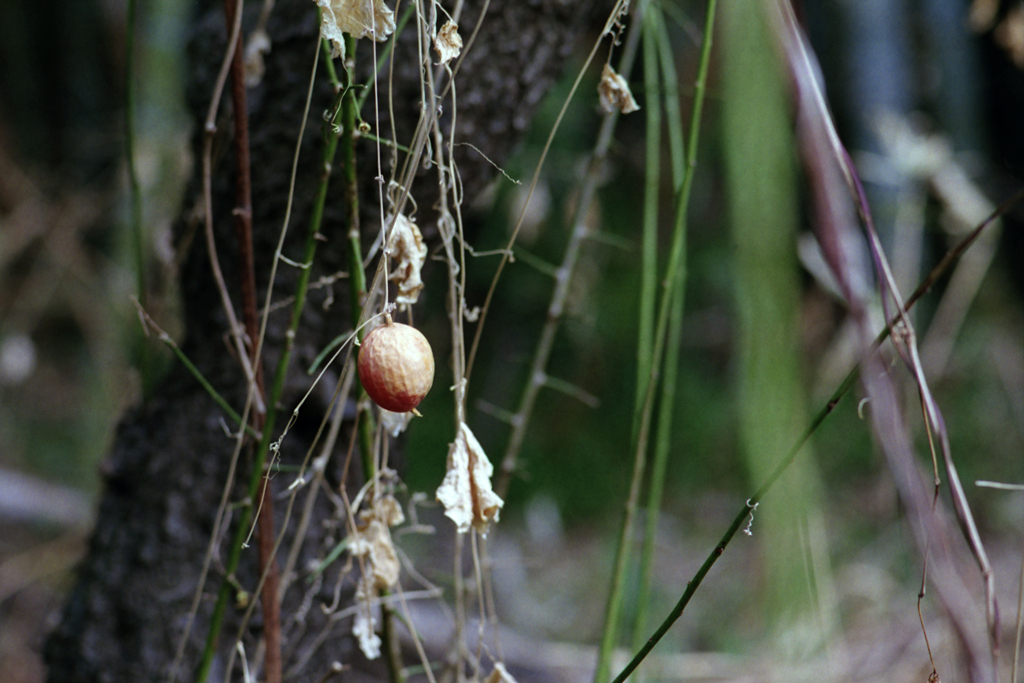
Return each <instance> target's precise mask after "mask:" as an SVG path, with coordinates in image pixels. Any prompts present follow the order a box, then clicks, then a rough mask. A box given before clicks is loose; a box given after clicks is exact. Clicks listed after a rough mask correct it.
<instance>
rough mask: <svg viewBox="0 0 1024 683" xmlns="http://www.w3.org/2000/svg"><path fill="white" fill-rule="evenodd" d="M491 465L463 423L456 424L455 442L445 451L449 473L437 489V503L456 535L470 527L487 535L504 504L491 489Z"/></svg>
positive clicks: (492, 467) (492, 469)
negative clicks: (442, 507)
mask: <svg viewBox="0 0 1024 683" xmlns="http://www.w3.org/2000/svg"><path fill="white" fill-rule="evenodd" d="M493 472H494V466H493V465H491V461H490V460H488V459H487V455H486V454H485V453H484V449H483V448H482V447H481V446H480V443H479V442H478V441H477V440H476V437H475V436H473V432H471V431H470V429H469V427H468V426H467V425H466V423H465V422H461V423H459V433H458V434H457V435H456V437H455V443H453V444H451V446H450V447H449V449H448V473H447V474H445V477H444V481H443V482H441V486H440V487H439V488H438V489H437V500H438V501H439V502H440V503H441V504H442V505H444V514H445V515H447V516H448V517H449V518H450V519H451V520H452V521H453V522H455V526H456V528H457V529H458V531H459V533H465V532H467V531H469V527H470V526H471V525H472V526H473V527H474V528H475V529H476V530H477V531H479V532H480V533H481V534H486V533H487V529H488V528H489V527H490V524H491V522H497V521H498V513H500V512H501V506H502V505H504V504H505V503H504V501H502V499H501V498H499V497H498V494H496V493H495V492H494V491H493V490H492V489H491V474H492V473H493Z"/></svg>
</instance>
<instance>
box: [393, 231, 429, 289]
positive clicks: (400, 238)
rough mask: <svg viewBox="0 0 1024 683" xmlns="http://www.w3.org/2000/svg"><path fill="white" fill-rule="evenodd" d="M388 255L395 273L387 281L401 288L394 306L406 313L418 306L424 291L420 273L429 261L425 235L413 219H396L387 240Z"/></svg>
mask: <svg viewBox="0 0 1024 683" xmlns="http://www.w3.org/2000/svg"><path fill="white" fill-rule="evenodd" d="M388 255H389V256H391V258H392V259H394V261H395V269H394V270H393V271H391V274H390V275H388V279H389V280H391V281H392V282H394V283H395V284H396V285H397V286H398V295H397V296H396V297H395V303H396V304H398V306H399V308H401V309H406V308H408V307H409V305H410V304H414V303H416V301H417V300H418V299H419V297H420V290H422V289H423V280H422V279H420V271H421V270H422V269H423V263H424V261H426V259H427V247H426V245H425V244H423V235H421V234H420V229H419V228H417V227H416V223H415V222H413V221H412V219H410V218H407V217H406V216H403V215H401V214H399V215H397V216H395V220H394V224H393V225H392V226H391V236H390V237H389V238H388Z"/></svg>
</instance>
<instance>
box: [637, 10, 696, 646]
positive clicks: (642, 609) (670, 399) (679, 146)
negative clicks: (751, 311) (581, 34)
mask: <svg viewBox="0 0 1024 683" xmlns="http://www.w3.org/2000/svg"><path fill="white" fill-rule="evenodd" d="M644 31H645V33H644V41H645V51H644V58H645V60H644V70H645V72H652V74H653V73H656V72H657V68H658V63H659V62H660V66H661V70H662V73H661V79H660V83H659V81H658V80H657V79H656V78H655V79H654V83H653V84H652V85H650V86H648V87H649V88H657V87H658V86H659V84H660V87H661V92H660V95H661V98H660V99H661V102H663V103H664V106H665V113H666V118H667V120H668V129H669V152H670V158H671V165H672V184H673V187H677V188H678V187H680V186H681V185H682V182H683V176H684V173H685V163H686V159H685V149H684V145H683V128H682V126H683V119H682V116H681V113H680V110H679V98H678V95H677V94H676V84H677V80H676V70H675V64H674V63H673V61H672V59H673V57H672V48H671V45H670V44H669V42H668V33H667V31H666V30H665V23H664V15H663V14H662V12H660V11H657V12H651V13H650V15H649V18H648V17H647V16H645V17H644ZM648 44H649V46H648ZM655 50H657V51H658V56H657V58H655V56H654V54H653V53H654V52H655ZM649 52H650V53H651V54H648V53H649ZM659 104H660V103H659V102H658V101H657V100H655V102H654V103H653V105H654V106H658V105H659ZM659 139H660V136H659ZM659 148H660V145H659ZM655 161H656V162H657V163H658V168H659V169H660V166H661V164H660V159H658V157H657V155H656V157H655ZM648 163H650V160H649V159H648ZM659 179H660V176H659ZM655 199H657V197H656V196H655ZM654 208H655V210H656V208H657V207H656V205H655V207H654ZM682 238H683V240H684V246H683V260H682V262H681V265H680V268H679V269H678V270H677V271H676V272H675V273H674V274H672V273H670V274H669V276H670V277H672V276H674V285H673V286H674V291H673V294H672V309H671V312H670V314H669V325H668V340H667V344H666V353H665V365H664V370H663V373H662V376H663V378H664V379H663V380H662V384H661V400H660V401H659V405H658V430H657V434H656V435H655V445H654V462H653V463H652V465H651V475H650V484H649V488H648V492H647V505H646V510H647V515H646V519H645V522H646V525H645V529H644V545H643V550H642V551H641V555H640V577H639V578H640V589H639V592H638V595H637V609H636V618H635V619H634V622H633V624H634V625H633V649H634V650H637V649H639V648H640V647H641V646H642V645H643V634H644V633H645V632H646V629H647V615H648V613H649V611H650V596H651V566H652V565H653V564H654V552H655V548H656V547H657V543H656V541H657V531H658V516H659V514H658V512H659V510H660V509H661V498H662V494H663V492H664V483H665V474H666V472H667V470H668V459H669V450H670V448H671V444H672V413H673V411H674V408H675V395H676V379H677V376H678V373H679V347H680V344H681V339H682V330H683V324H682V323H683V308H684V302H685V299H684V294H685V292H686V247H685V239H686V235H685V233H684V234H683V235H682ZM655 265H656V264H655Z"/></svg>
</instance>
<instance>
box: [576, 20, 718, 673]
mask: <svg viewBox="0 0 1024 683" xmlns="http://www.w3.org/2000/svg"><path fill="white" fill-rule="evenodd" d="M716 4H717V3H716V0H708V4H707V14H706V17H705V22H704V37H703V44H702V45H701V53H700V62H699V65H698V67H697V81H696V83H695V85H694V99H693V113H692V115H691V120H690V131H689V140H690V147H689V149H688V150H687V156H686V175H685V176H684V177H683V183H682V186H681V187H680V188H679V196H678V198H677V200H676V202H677V203H676V215H675V221H674V229H673V236H672V246H671V250H670V253H669V259H668V265H667V266H666V269H665V272H666V273H668V274H670V276H669V277H666V278H665V280H663V281H662V286H663V287H664V288H665V292H664V294H663V296H662V299H661V305H660V306H659V308H658V322H657V328H656V330H655V334H654V352H653V357H652V361H651V364H650V368H651V375H652V376H651V379H650V380H649V381H648V382H647V385H646V390H645V392H644V393H645V395H644V400H643V403H642V408H640V411H641V415H640V420H639V424H640V427H639V430H638V431H637V434H636V446H635V449H634V453H633V474H632V478H631V481H630V490H629V496H628V497H627V499H626V509H625V511H624V514H623V522H622V529H621V531H620V533H619V539H618V549H617V552H616V558H615V568H614V570H613V572H612V583H611V588H610V590H609V592H608V606H607V609H606V611H605V624H604V632H603V634H602V638H601V648H600V652H599V654H598V665H597V670H596V671H595V673H594V681H595V683H605V682H606V681H607V680H608V677H609V675H610V671H611V659H612V651H613V650H614V648H615V641H616V634H617V632H618V621H619V612H620V611H621V607H622V599H623V595H624V593H625V577H626V570H627V563H628V560H629V556H630V548H631V545H632V527H633V520H634V517H635V516H636V508H637V500H638V498H639V494H640V482H641V481H642V480H643V475H644V465H645V460H646V453H647V442H648V436H649V432H650V424H651V415H652V412H653V407H654V384H655V382H654V379H655V377H654V373H655V372H657V369H658V368H660V367H661V359H662V353H663V351H664V346H665V333H666V330H667V329H668V322H669V314H670V312H671V310H672V307H671V303H672V299H673V296H672V294H673V290H674V287H672V282H673V280H674V277H673V276H672V275H674V274H675V273H677V272H678V271H679V269H680V264H681V263H682V256H683V248H684V246H685V243H686V242H685V234H686V210H687V208H688V207H689V203H690V190H691V188H692V187H693V170H694V168H695V167H696V166H697V140H698V135H699V133H700V120H701V114H702V112H703V109H704V95H705V86H706V83H707V74H708V64H709V63H710V61H711V39H712V34H713V30H714V22H715V7H716ZM634 422H635V421H634Z"/></svg>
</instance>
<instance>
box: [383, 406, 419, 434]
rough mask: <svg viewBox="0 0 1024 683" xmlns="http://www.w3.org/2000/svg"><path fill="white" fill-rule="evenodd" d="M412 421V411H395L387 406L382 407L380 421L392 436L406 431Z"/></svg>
mask: <svg viewBox="0 0 1024 683" xmlns="http://www.w3.org/2000/svg"><path fill="white" fill-rule="evenodd" d="M410 422H412V411H409V412H405V413H393V412H391V411H390V410H387V409H385V408H381V409H380V423H381V425H383V426H384V431H385V432H387V433H388V434H390V435H391V436H392V437H396V436H398V435H399V434H401V433H402V432H404V431H405V429H406V427H408V426H409V423H410Z"/></svg>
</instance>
